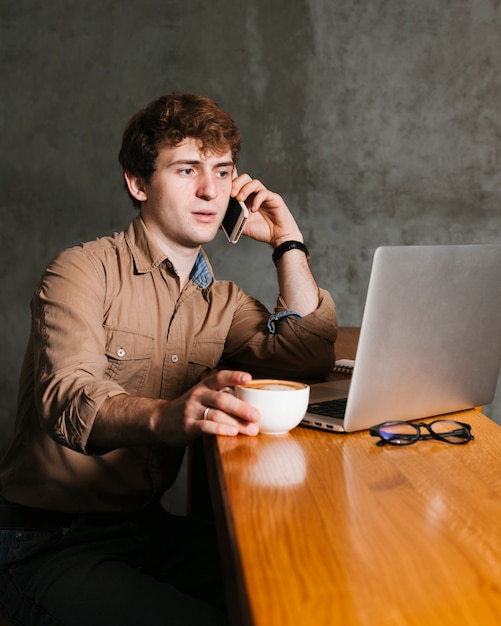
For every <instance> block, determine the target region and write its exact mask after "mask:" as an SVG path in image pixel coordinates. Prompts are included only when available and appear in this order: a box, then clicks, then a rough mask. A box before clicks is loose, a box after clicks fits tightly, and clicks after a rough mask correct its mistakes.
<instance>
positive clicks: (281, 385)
mask: <svg viewBox="0 0 501 626" xmlns="http://www.w3.org/2000/svg"><path fill="white" fill-rule="evenodd" d="M240 386H241V387H246V388H248V389H264V390H265V391H294V390H296V391H297V390H298V389H304V388H305V386H306V385H303V384H302V383H296V382H293V381H290V380H253V381H252V382H250V383H247V384H246V385H240Z"/></svg>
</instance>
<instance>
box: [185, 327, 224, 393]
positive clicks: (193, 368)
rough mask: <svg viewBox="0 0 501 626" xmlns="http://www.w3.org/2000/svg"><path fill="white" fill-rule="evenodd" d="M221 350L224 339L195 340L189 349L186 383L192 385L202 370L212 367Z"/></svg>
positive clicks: (217, 360) (216, 362) (215, 363)
mask: <svg viewBox="0 0 501 626" xmlns="http://www.w3.org/2000/svg"><path fill="white" fill-rule="evenodd" d="M223 350H224V339H217V338H216V339H214V338H213V339H207V340H204V341H195V342H194V343H193V345H192V346H191V350H190V356H189V361H188V372H187V380H186V383H187V384H188V385H192V384H194V383H195V382H197V381H198V380H199V379H200V377H201V376H202V374H204V372H207V371H208V370H212V369H214V368H215V367H216V366H217V365H218V363H219V360H220V359H221V355H222V354H223Z"/></svg>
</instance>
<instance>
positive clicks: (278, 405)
mask: <svg viewBox="0 0 501 626" xmlns="http://www.w3.org/2000/svg"><path fill="white" fill-rule="evenodd" d="M235 395H236V396H237V398H240V400H243V401H244V402H247V403H248V404H251V405H252V406H254V407H256V409H258V410H259V412H260V413H261V419H260V421H259V432H261V433H264V434H266V435H283V434H284V433H287V432H289V430H291V429H292V428H294V427H295V426H297V425H298V424H299V422H300V421H301V420H302V419H303V417H304V415H305V413H306V409H307V408H308V401H309V399H310V388H309V386H308V385H305V384H304V383H298V382H294V381H291V380H279V379H255V380H252V381H251V382H250V383H247V384H246V385H238V386H237V387H235Z"/></svg>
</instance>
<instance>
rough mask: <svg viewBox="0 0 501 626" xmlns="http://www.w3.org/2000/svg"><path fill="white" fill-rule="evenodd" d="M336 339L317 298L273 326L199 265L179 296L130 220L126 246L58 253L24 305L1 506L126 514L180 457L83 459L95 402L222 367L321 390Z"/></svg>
mask: <svg viewBox="0 0 501 626" xmlns="http://www.w3.org/2000/svg"><path fill="white" fill-rule="evenodd" d="M336 333H337V318H336V311H335V306H334V303H333V301H332V298H331V297H330V295H329V294H328V293H327V292H326V291H323V290H320V304H319V307H318V308H317V310H316V311H314V312H313V313H311V314H310V315H307V316H305V317H303V318H300V317H299V316H297V315H294V313H293V312H291V311H288V310H287V306H286V303H285V302H283V301H282V300H281V299H280V298H279V299H278V303H277V307H276V309H275V312H274V313H273V314H271V313H270V312H269V311H268V310H267V309H266V308H265V307H264V306H263V305H262V304H261V303H260V302H258V301H257V300H255V299H254V298H252V297H250V296H249V295H247V294H245V293H244V292H243V291H242V290H241V289H239V288H238V287H237V286H236V285H235V283H233V282H231V281H217V280H215V279H214V277H213V274H212V270H211V268H210V265H209V263H208V260H207V258H206V257H205V254H204V253H202V252H201V253H200V254H199V256H198V259H197V262H196V264H195V267H194V269H193V273H192V277H191V280H190V281H189V283H188V284H187V286H186V287H185V288H184V289H183V290H182V291H180V288H179V281H178V278H177V275H176V272H175V269H174V268H173V266H172V264H171V263H170V261H169V260H168V258H166V255H165V253H163V252H162V251H161V250H160V248H159V247H158V246H157V245H156V244H155V242H154V241H153V240H152V239H151V237H149V235H148V232H147V230H146V228H145V226H144V224H143V222H142V220H141V218H140V217H137V218H136V219H135V220H134V221H133V222H132V223H131V224H130V226H129V227H128V229H127V230H126V231H125V232H121V233H118V234H116V235H114V236H113V237H105V238H101V239H98V240H96V241H93V242H89V243H86V244H82V245H80V246H78V247H75V248H71V249H69V250H66V251H65V252H63V253H62V254H61V255H59V256H58V257H57V258H56V259H55V260H54V261H53V262H52V263H51V264H50V265H49V267H48V268H47V270H46V271H45V273H44V275H43V277H42V279H41V281H40V283H39V285H38V287H37V290H36V292H35V295H34V297H33V301H32V331H31V335H30V340H29V344H28V348H27V352H26V357H25V361H24V364H23V369H22V373H21V381H20V392H19V406H18V415H17V421H16V435H15V439H14V441H13V443H12V445H11V447H10V449H9V450H8V452H7V455H6V456H5V457H4V459H3V460H2V463H1V464H0V488H1V492H2V495H3V496H4V497H5V498H7V499H9V500H13V501H15V502H19V503H21V504H25V505H29V506H37V507H43V508H50V509H56V510H64V511H89V512H92V511H131V510H135V509H138V508H140V507H141V506H142V505H143V504H145V503H146V502H148V501H150V500H152V499H155V498H160V497H161V496H162V494H163V492H164V491H165V489H167V488H168V487H169V486H171V485H172V483H173V482H174V480H175V477H176V475H177V473H178V471H179V467H180V464H181V461H182V457H183V453H184V449H182V448H174V447H171V446H167V445H163V444H159V445H151V446H144V445H141V446H139V445H138V446H134V447H129V448H119V449H115V450H109V451H97V450H90V449H88V447H87V442H88V438H89V433H90V431H91V429H92V425H93V422H94V418H95V416H96V413H97V411H98V409H99V407H100V405H101V403H102V402H103V401H104V400H105V399H106V398H110V397H112V396H114V395H117V394H123V393H124V392H125V393H128V394H131V395H137V396H147V397H151V398H165V399H172V398H175V397H177V396H179V395H181V394H182V393H184V392H185V391H186V390H187V389H189V388H190V387H191V386H192V385H194V384H195V383H196V382H197V381H198V380H199V379H200V377H201V376H202V375H203V374H204V373H206V372H207V371H208V370H211V369H213V368H215V367H218V366H221V364H222V363H223V364H224V365H225V366H226V367H228V368H238V369H243V370H246V371H250V372H251V373H252V374H253V375H255V376H274V377H282V378H289V377H290V378H300V379H318V378H322V377H323V376H325V375H326V374H327V373H328V372H329V371H330V370H331V369H332V366H333V363H334V350H333V343H334V341H335V338H336Z"/></svg>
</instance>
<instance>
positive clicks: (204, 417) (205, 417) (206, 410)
mask: <svg viewBox="0 0 501 626" xmlns="http://www.w3.org/2000/svg"><path fill="white" fill-rule="evenodd" d="M209 409H210V406H206V407H205V411H204V416H203V418H202V419H204V420H206V419H207V414H208V413H209Z"/></svg>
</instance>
